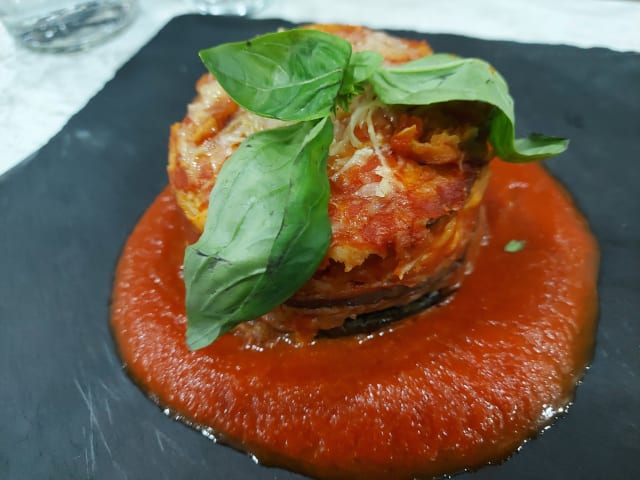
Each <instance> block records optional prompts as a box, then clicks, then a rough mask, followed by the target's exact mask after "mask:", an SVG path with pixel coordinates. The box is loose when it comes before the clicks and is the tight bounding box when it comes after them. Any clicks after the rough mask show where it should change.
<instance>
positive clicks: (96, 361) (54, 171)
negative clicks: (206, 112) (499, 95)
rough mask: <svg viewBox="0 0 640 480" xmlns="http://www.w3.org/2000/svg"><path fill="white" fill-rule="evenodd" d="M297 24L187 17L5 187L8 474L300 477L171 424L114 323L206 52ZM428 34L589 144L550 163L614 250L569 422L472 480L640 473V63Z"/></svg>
mask: <svg viewBox="0 0 640 480" xmlns="http://www.w3.org/2000/svg"><path fill="white" fill-rule="evenodd" d="M281 26H286V24H285V22H282V21H277V20H267V21H249V20H243V19H231V18H215V17H201V16H186V17H181V18H178V19H175V20H174V21H172V22H171V23H170V24H169V25H168V26H167V27H166V28H165V29H164V30H163V31H162V32H161V33H160V34H159V35H158V36H157V37H156V38H154V39H153V40H152V41H151V42H150V43H149V44H148V45H147V46H146V47H144V48H143V49H142V50H141V51H140V52H139V53H138V54H137V55H136V56H135V57H134V58H133V59H132V60H131V61H130V62H129V63H128V64H126V65H125V66H124V67H123V68H122V69H121V70H120V71H119V72H118V74H117V75H116V77H115V79H114V80H113V81H111V82H109V84H108V85H107V86H106V87H105V88H104V90H103V91H101V92H100V93H99V94H98V95H97V96H96V97H95V98H93V99H92V100H91V101H90V102H89V104H88V105H87V106H86V107H85V108H84V109H83V110H82V111H81V112H80V113H78V114H77V115H76V116H74V117H73V118H72V119H71V120H70V122H69V123H68V124H67V125H66V126H65V127H64V129H63V130H62V131H61V132H60V133H59V134H58V135H57V136H56V137H55V138H53V139H52V140H51V142H49V144H48V145H47V146H45V147H44V148H43V149H42V150H40V151H39V152H38V153H37V154H36V155H35V156H34V157H32V158H31V159H30V160H29V161H27V162H25V163H23V164H21V165H20V166H19V167H17V168H14V169H13V170H12V171H10V172H9V173H7V174H5V175H4V176H2V177H0V266H1V269H2V270H1V275H0V418H1V420H0V478H2V479H21V480H22V479H46V478H52V479H84V478H96V479H143V478H153V479H164V478H167V479H200V478H203V479H204V478H206V479H243V478H256V479H276V478H277V479H286V478H301V477H299V476H298V475H295V474H292V473H289V472H284V471H281V470H277V469H268V468H265V467H261V466H258V465H254V463H253V462H252V461H251V460H250V458H248V457H247V456H245V455H243V454H241V453H239V452H236V451H234V450H231V449H229V448H226V447H222V446H216V445H213V444H212V443H211V442H210V441H209V440H207V439H206V438H204V437H203V436H202V435H200V434H199V433H197V432H196V431H194V430H191V429H189V428H187V427H185V426H183V425H182V424H180V423H178V422H175V421H172V420H170V419H168V418H166V417H165V416H164V415H163V413H162V412H161V411H160V410H159V409H158V408H156V407H155V405H154V404H152V403H151V402H150V401H149V400H147V399H146V398H145V397H144V395H143V394H142V393H140V391H139V390H138V388H137V387H136V386H134V384H133V383H132V382H131V381H130V380H129V379H128V378H127V377H126V375H125V374H124V372H123V371H122V369H121V367H120V364H119V360H118V357H117V355H116V354H115V349H114V346H113V343H112V338H111V335H110V332H109V327H108V320H109V298H110V292H111V282H112V276H113V270H114V266H115V264H116V261H117V258H118V255H119V252H120V249H121V248H122V245H123V243H124V241H125V238H126V237H127V235H128V233H129V232H130V230H131V229H132V227H133V226H134V224H135V222H136V220H137V219H138V218H139V216H140V215H141V214H142V212H143V211H144V209H145V208H146V207H147V205H148V204H149V203H150V202H151V201H152V200H153V198H154V197H155V195H156V194H157V193H158V192H159V191H160V190H161V189H162V187H163V185H164V184H165V182H166V173H165V161H166V145H167V137H168V128H169V125H170V124H171V123H172V122H174V121H176V120H179V119H181V118H182V116H183V115H184V111H185V105H186V104H187V102H188V101H189V100H190V99H191V98H192V97H193V95H194V83H195V81H196V79H197V78H198V77H199V75H200V74H201V73H202V72H203V67H202V66H201V65H200V62H199V60H198V57H197V55H196V51H197V50H198V49H200V48H203V47H207V46H211V45H214V44H217V43H219V42H224V41H231V40H241V39H245V38H248V37H250V36H253V35H256V34H259V33H263V32H266V31H272V30H274V29H276V28H278V27H281ZM401 34H403V35H406V36H409V37H414V38H420V37H422V35H418V34H416V33H411V32H401ZM428 39H429V40H430V41H431V43H432V45H433V46H434V47H435V48H436V49H437V50H440V51H451V52H456V53H458V54H461V55H468V56H470V55H475V56H480V57H483V58H485V59H487V60H489V61H490V62H492V63H493V64H494V65H495V66H496V67H497V68H498V69H499V70H500V71H501V72H503V73H504V74H505V76H506V77H507V78H508V80H509V83H510V85H511V88H512V93H513V95H514V96H515V98H516V99H517V101H516V110H517V112H518V114H519V116H518V122H519V127H520V129H521V130H522V132H526V131H530V130H544V131H545V132H547V133H550V134H555V135H563V136H568V137H570V138H571V139H572V144H571V148H570V150H569V151H568V152H567V153H566V154H565V155H563V156H562V157H561V158H558V159H556V160H553V161H550V162H548V165H549V168H550V169H551V170H552V171H553V172H554V173H555V174H556V175H557V176H558V177H559V178H560V179H561V180H562V181H563V182H564V183H565V184H566V185H567V186H568V188H569V190H570V191H571V192H572V193H573V194H574V195H575V198H576V200H577V202H578V204H579V205H580V207H581V208H582V210H583V211H584V212H585V214H586V216H587V217H588V219H589V222H590V223H591V226H592V228H593V230H594V231H595V233H596V235H597V237H598V239H599V242H600V245H601V247H602V255H603V256H602V270H601V275H600V295H601V316H600V327H599V332H598V339H597V340H598V345H597V350H596V355H595V359H594V362H593V366H592V368H591V369H590V371H589V372H588V374H587V375H586V378H585V380H584V383H583V384H582V385H581V386H580V387H579V388H578V391H577V401H576V403H575V405H574V406H573V407H572V408H571V410H570V413H569V414H568V415H567V416H566V417H564V418H562V419H560V420H559V421H558V422H557V423H556V425H554V426H553V427H552V428H551V429H549V430H548V431H547V432H545V433H544V435H543V436H542V437H541V438H539V439H537V440H535V441H532V442H529V443H528V444H527V445H526V446H525V447H524V448H523V449H522V451H521V452H520V453H518V454H517V455H515V456H514V457H513V458H511V459H510V460H509V461H507V462H506V463H504V464H502V465H499V466H496V467H486V468H483V469H481V470H479V471H478V472H475V473H470V474H463V475H461V476H460V477H459V478H460V479H466V478H469V479H489V478H490V479H512V478H519V479H540V478H545V479H565V478H574V479H578V478H579V479H600V478H608V479H615V478H620V479H628V478H640V462H639V461H638V458H639V457H640V429H639V426H638V422H639V420H640V418H639V417H640V381H639V377H638V375H640V354H639V353H640V352H639V350H638V348H639V344H640V326H639V322H638V313H637V312H638V311H640V291H639V287H640V226H639V224H638V221H637V220H638V218H639V215H640V195H638V185H640V166H639V164H638V161H640V139H639V137H640V88H639V86H640V56H639V55H637V54H631V53H616V52H611V51H608V50H604V49H592V50H581V49H576V48H572V47H565V46H540V45H524V44H516V43H510V42H490V41H480V40H475V39H470V38H464V37H459V36H452V35H429V36H428Z"/></svg>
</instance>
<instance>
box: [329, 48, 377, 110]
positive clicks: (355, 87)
mask: <svg viewBox="0 0 640 480" xmlns="http://www.w3.org/2000/svg"><path fill="white" fill-rule="evenodd" d="M382 61H383V57H382V55H381V54H380V53H378V52H372V51H368V50H367V51H363V52H356V53H354V54H353V55H352V56H351V59H350V60H349V65H348V66H347V69H346V70H345V72H344V79H343V80H342V86H341V87H340V92H339V94H338V98H337V99H336V103H337V104H338V105H340V107H341V108H342V109H343V110H345V111H348V110H349V102H350V101H351V99H352V98H353V97H354V96H356V95H358V94H359V93H362V92H363V91H364V86H365V82H366V81H367V80H368V79H369V77H371V75H373V73H374V72H375V71H376V70H378V69H379V68H380V66H381V65H382Z"/></svg>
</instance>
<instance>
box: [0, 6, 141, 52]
mask: <svg viewBox="0 0 640 480" xmlns="http://www.w3.org/2000/svg"><path fill="white" fill-rule="evenodd" d="M135 2H136V0H2V1H1V2H0V20H2V22H3V23H4V25H5V27H6V29H7V31H8V32H9V33H10V34H11V35H12V36H13V37H14V38H15V39H16V40H17V41H18V42H19V43H21V44H22V45H24V46H26V47H29V48H33V49H36V50H41V51H50V52H70V51H76V50H83V49H86V48H88V47H90V46H92V45H95V44H97V43H100V42H102V41H103V40H104V39H106V38H107V37H109V36H111V35H113V34H114V33H116V32H118V31H120V30H122V29H123V28H124V27H125V26H126V25H128V24H129V22H130V21H131V19H132V18H133V15H134V12H135Z"/></svg>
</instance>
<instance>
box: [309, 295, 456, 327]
mask: <svg viewBox="0 0 640 480" xmlns="http://www.w3.org/2000/svg"><path fill="white" fill-rule="evenodd" d="M455 290H456V289H455V288H443V289H440V290H433V291H430V292H428V293H426V294H424V295H422V296H421V297H419V298H417V299H416V300H413V301H412V302H409V303H407V304H405V305H397V306H394V307H390V308H385V309H384V310H378V311H376V312H368V313H363V314H361V315H357V316H355V317H354V318H347V319H346V320H345V321H344V323H343V324H342V325H341V326H339V327H335V328H330V329H328V330H320V331H319V332H318V334H317V335H316V338H317V339H321V338H339V337H346V336H350V335H361V334H369V333H373V332H376V331H378V330H380V329H382V328H384V327H386V326H387V325H389V324H391V323H393V322H397V321H399V320H402V319H404V318H407V317H410V316H411V315H415V314H417V313H420V312H422V311H423V310H426V309H428V308H431V307H433V306H435V305H438V304H439V303H441V302H443V301H444V300H446V299H447V298H448V297H449V296H450V295H452V294H453V293H454V292H455Z"/></svg>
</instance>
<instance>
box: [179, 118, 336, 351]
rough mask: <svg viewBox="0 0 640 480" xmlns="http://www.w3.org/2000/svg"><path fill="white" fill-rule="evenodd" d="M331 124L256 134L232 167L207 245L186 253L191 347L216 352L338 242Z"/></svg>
mask: <svg viewBox="0 0 640 480" xmlns="http://www.w3.org/2000/svg"><path fill="white" fill-rule="evenodd" d="M332 140H333V124H332V122H331V120H330V118H328V117H326V118H323V119H321V120H316V121H309V122H301V123H296V124H293V125H289V126H286V127H281V128H277V129H274V130H267V131H263V132H259V133H256V134H254V135H252V136H250V137H249V138H247V139H246V140H245V141H244V142H243V143H242V144H241V145H240V147H239V148H238V150H237V151H236V152H235V153H234V154H233V155H232V156H231V157H230V158H229V159H228V160H227V161H226V162H225V163H224V165H223V167H222V169H221V171H220V173H219V175H218V178H217V180H216V184H215V188H214V189H213V190H212V192H211V197H210V200H209V212H208V215H207V221H206V224H205V228H204V232H203V234H202V236H201V237H200V239H199V240H198V241H197V242H196V243H195V244H193V245H191V246H189V247H187V250H186V254H185V261H184V279H185V284H186V287H187V298H186V306H187V317H188V323H187V344H188V345H189V347H190V348H191V349H198V348H202V347H205V346H207V345H209V344H210V343H211V342H213V341H214V340H215V339H216V338H217V337H219V336H220V335H222V334H223V333H225V332H227V331H229V330H230V329H232V328H233V327H235V326H236V325H238V324H239V323H241V322H245V321H247V320H252V319H254V318H256V317H258V316H260V315H262V314H264V313H266V312H268V311H269V310H271V309H273V308H274V307H275V306H277V305H279V304H281V303H282V302H284V301H285V300H286V299H287V298H288V297H290V296H291V295H292V294H293V293H294V292H295V291H296V290H298V289H299V288H300V287H301V286H302V285H303V284H304V283H305V282H306V281H307V280H308V279H309V278H311V276H312V275H313V273H314V272H315V271H316V269H317V268H318V265H319V264H320V261H321V260H322V258H323V257H324V254H325V253H326V251H327V249H328V247H329V240H330V237H331V226H330V223H329V215H328V212H327V205H328V202H329V181H328V178H327V172H326V161H327V156H328V151H329V145H330V144H331V142H332Z"/></svg>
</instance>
